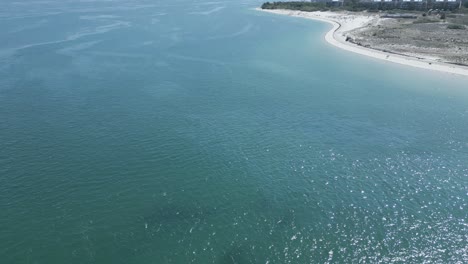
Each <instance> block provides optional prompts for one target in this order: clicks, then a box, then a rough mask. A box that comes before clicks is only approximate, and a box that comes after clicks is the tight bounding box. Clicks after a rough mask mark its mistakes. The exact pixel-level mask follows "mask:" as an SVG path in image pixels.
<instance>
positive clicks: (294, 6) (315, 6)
mask: <svg viewBox="0 0 468 264" xmlns="http://www.w3.org/2000/svg"><path fill="white" fill-rule="evenodd" d="M262 9H288V10H298V11H306V12H313V11H327V10H330V8H329V7H327V5H326V4H325V3H311V2H273V3H270V2H266V3H264V4H263V5H262Z"/></svg>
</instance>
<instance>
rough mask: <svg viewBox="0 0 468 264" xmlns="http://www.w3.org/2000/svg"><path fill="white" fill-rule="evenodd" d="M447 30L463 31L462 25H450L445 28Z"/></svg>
mask: <svg viewBox="0 0 468 264" xmlns="http://www.w3.org/2000/svg"><path fill="white" fill-rule="evenodd" d="M447 28H448V29H465V26H464V25H458V24H450V25H448V26H447Z"/></svg>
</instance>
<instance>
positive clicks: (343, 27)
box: [257, 8, 468, 76]
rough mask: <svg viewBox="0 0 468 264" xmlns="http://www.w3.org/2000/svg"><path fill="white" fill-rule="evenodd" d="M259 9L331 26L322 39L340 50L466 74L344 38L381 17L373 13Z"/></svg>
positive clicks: (463, 69) (460, 68) (459, 68)
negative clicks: (317, 21)
mask: <svg viewBox="0 0 468 264" xmlns="http://www.w3.org/2000/svg"><path fill="white" fill-rule="evenodd" d="M257 10H259V11H263V12H268V13H273V14H279V15H287V16H294V17H301V18H306V19H313V20H319V21H323V22H327V23H330V24H332V25H333V28H332V29H331V30H330V31H328V32H327V33H326V35H325V40H326V41H327V42H328V43H330V44H332V45H334V46H336V47H339V48H341V49H344V50H347V51H351V52H354V53H358V54H361V55H365V56H368V57H372V58H376V59H381V60H385V61H389V62H393V63H399V64H403V65H408V66H413V67H417V68H422V69H428V70H434V71H439V72H446V73H451V74H458V75H464V76H468V67H464V66H458V65H454V64H449V63H443V62H437V61H433V60H430V59H427V58H421V57H419V56H418V57H416V56H414V57H413V56H407V55H399V54H395V53H389V52H384V51H380V50H376V49H372V48H367V47H363V46H359V45H356V44H354V43H351V42H348V41H346V33H347V32H350V31H352V30H355V29H359V28H363V27H365V26H367V25H369V24H370V23H376V22H377V21H378V20H379V19H380V17H379V16H378V15H376V14H366V15H363V14H350V13H336V12H330V11H326V12H303V11H294V10H282V9H274V10H269V9H260V8H257Z"/></svg>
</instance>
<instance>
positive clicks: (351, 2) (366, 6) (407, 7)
mask: <svg viewBox="0 0 468 264" xmlns="http://www.w3.org/2000/svg"><path fill="white" fill-rule="evenodd" d="M464 5H465V6H467V7H468V0H467V1H465V2H464ZM262 9H288V10H298V11H305V12H313V11H328V10H332V11H334V10H347V11H364V10H368V11H371V12H372V11H373V12H376V11H379V10H385V11H391V10H394V11H403V12H408V11H411V12H414V11H427V10H429V9H438V10H445V11H453V12H457V11H458V12H459V11H461V9H466V8H461V9H459V5H458V4H456V3H455V2H454V3H453V4H452V3H446V2H443V3H438V2H436V1H435V0H433V1H430V0H429V2H428V4H424V3H423V2H406V1H402V2H399V3H398V4H395V3H394V2H373V1H366V2H363V1H359V0H343V1H342V2H321V3H312V2H304V1H291V2H266V3H264V4H263V5H262Z"/></svg>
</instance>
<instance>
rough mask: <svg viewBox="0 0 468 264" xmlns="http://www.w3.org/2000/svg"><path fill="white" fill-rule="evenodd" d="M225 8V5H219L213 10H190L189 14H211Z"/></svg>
mask: <svg viewBox="0 0 468 264" xmlns="http://www.w3.org/2000/svg"><path fill="white" fill-rule="evenodd" d="M224 8H226V7H225V6H218V7H215V8H213V9H211V10H208V11H198V12H190V13H189V14H193V15H205V16H207V15H211V14H213V13H216V12H219V11H221V10H223V9H224Z"/></svg>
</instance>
